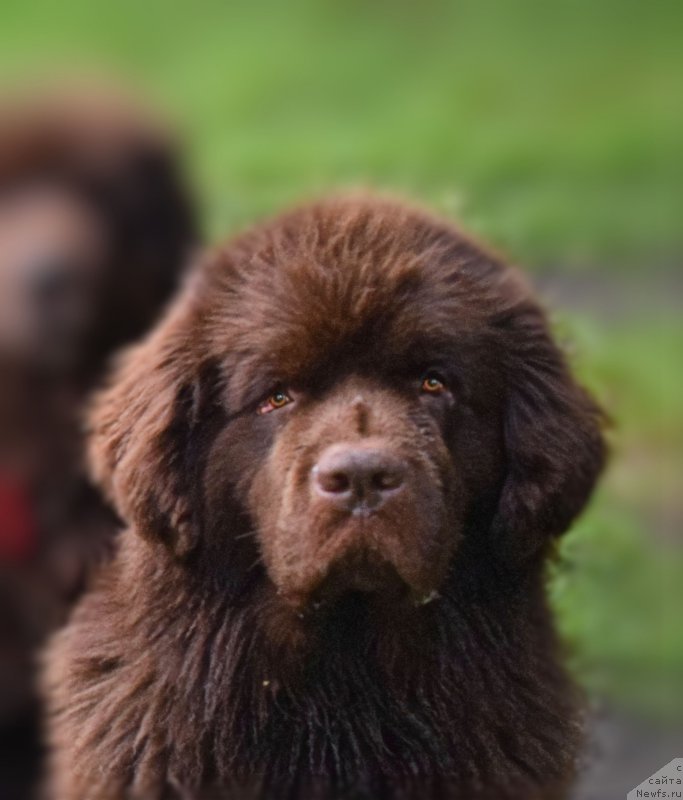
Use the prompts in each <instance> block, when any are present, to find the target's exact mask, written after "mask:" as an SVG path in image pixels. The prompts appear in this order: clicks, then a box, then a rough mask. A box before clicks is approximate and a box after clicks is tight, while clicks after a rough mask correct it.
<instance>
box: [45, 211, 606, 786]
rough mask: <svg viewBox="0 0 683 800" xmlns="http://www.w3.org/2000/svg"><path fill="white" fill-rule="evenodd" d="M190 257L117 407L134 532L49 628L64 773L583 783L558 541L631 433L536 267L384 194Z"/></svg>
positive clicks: (112, 394)
mask: <svg viewBox="0 0 683 800" xmlns="http://www.w3.org/2000/svg"><path fill="white" fill-rule="evenodd" d="M193 277H194V280H193V281H192V282H191V283H190V284H188V286H187V288H186V290H185V292H184V293H183V294H182V296H181V297H180V298H179V299H178V301H177V302H176V304H175V305H174V307H173V308H172V309H171V310H170V312H169V314H168V315H167V316H166V318H165V320H163V322H162V323H161V325H159V326H158V327H157V329H156V330H155V331H154V332H153V334H152V335H151V336H150V337H149V338H148V339H147V340H146V341H145V342H143V343H142V344H140V345H139V346H137V347H135V348H134V349H133V350H131V351H130V352H129V353H128V355H127V356H126V358H124V360H123V362H122V365H121V366H120V368H119V370H118V372H117V374H116V375H115V377H114V380H113V382H112V384H111V387H110V388H109V389H107V390H106V391H105V392H104V393H102V394H101V396H100V397H99V398H98V400H97V402H96V403H95V407H94V411H93V414H92V436H91V463H92V467H93V472H94V475H95V476H96V479H97V480H98V482H99V483H100V485H101V486H103V487H104V489H105V491H106V492H107V493H108V495H109V497H110V498H111V499H112V501H113V502H114V504H115V505H116V508H117V509H118V511H119V512H120V514H121V515H122V517H123V518H124V519H125V520H126V522H127V524H128V530H127V532H126V533H125V534H124V535H123V536H122V538H121V541H120V547H119V551H118V554H117V557H116V558H115V560H114V561H113V563H112V564H111V565H110V566H108V567H107V568H106V570H105V571H104V572H103V573H102V574H101V575H100V578H99V581H98V583H97V585H96V586H95V587H94V588H93V590H92V591H91V592H90V594H89V595H88V596H87V597H85V599H84V600H83V601H82V602H81V604H80V605H79V607H78V608H77V610H76V613H75V615H74V616H73V618H72V620H71V623H70V624H69V626H68V627H67V628H66V629H65V630H64V631H63V632H62V633H60V634H59V635H58V637H57V638H56V639H55V641H54V642H53V644H52V647H51V650H50V652H49V656H48V671H47V684H46V685H47V687H48V692H49V697H50V706H51V717H50V720H49V733H50V741H51V745H52V747H53V753H54V755H53V764H52V781H53V788H54V791H55V795H56V796H57V797H59V798H60V799H61V798H63V799H64V800H76V799H77V798H78V799H79V800H84V799H85V798H96V797H97V798H100V799H104V798H111V799H112V800H115V799H118V798H128V797H132V798H146V799H147V798H162V797H163V798H168V797H178V798H180V797H183V798H209V797H214V796H215V797H235V798H241V797H253V798H292V799H293V798H314V797H315V798H352V797H353V798H359V797H364V798H379V797H381V798H415V800H417V798H420V799H422V798H430V797H431V798H435V799H436V798H445V797H451V798H463V800H464V798H468V799H469V798H475V797H480V798H504V797H508V798H520V800H521V798H524V800H532V798H539V799H540V798H546V799H547V798H552V797H561V796H562V793H563V792H564V790H565V788H566V786H567V784H568V782H569V780H570V779H571V775H572V771H573V763H574V757H575V753H576V748H577V742H578V729H579V725H578V711H577V703H576V696H575V692H574V690H573V688H572V686H571V683H570V681H569V680H568V678H567V676H566V675H565V672H564V671H563V669H562V667H561V665H560V663H559V661H558V656H557V645H556V641H555V636H554V633H553V627H552V622H551V619H550V616H549V612H548V609H547V606H546V601H545V597H544V588H543V571H544V562H545V560H546V558H547V556H548V554H549V552H550V550H551V548H552V543H553V541H554V539H555V538H556V537H557V536H558V535H560V534H561V533H562V532H564V531H565V530H566V528H567V527H568V526H569V524H570V523H571V521H572V520H573V518H574V517H575V516H576V515H577V514H578V513H579V512H580V511H581V509H582V508H583V506H584V505H585V503H586V501H587V499H588V497H589V494H590V492H591V489H592V487H593V484H594V482H595V479H596V477H597V475H598V473H599V472H600V469H601V467H602V463H603V457H604V447H603V441H602V437H601V433H600V412H599V411H598V409H597V407H596V406H595V404H594V403H593V401H592V400H591V399H590V398H589V397H588V395H587V394H586V393H585V392H584V391H583V389H581V388H580V387H579V386H578V385H577V384H576V382H575V381H574V380H573V378H572V376H571V375H570V372H569V370H568V367H567V364H566V362H565V359H564V357H563V355H562V353H561V352H560V350H559V349H558V348H557V346H556V345H555V344H554V342H553V340H552V337H551V335H550V333H549V330H548V325H547V322H546V319H545V316H544V314H543V312H542V311H541V309H540V308H539V306H538V304H537V303H536V301H535V300H534V298H533V297H532V295H531V294H530V291H529V289H528V287H527V286H526V284H525V283H524V282H523V280H521V278H520V277H519V276H518V275H517V274H516V273H515V272H514V271H513V270H511V269H510V268H508V267H507V266H505V265H504V264H503V263H502V262H501V261H500V260H499V259H497V258H496V257H494V256H492V255H490V254H489V253H487V252H486V251H485V250H483V249H482V248H480V247H479V246H477V245H475V244H474V243H473V242H472V241H470V240H469V239H467V238H466V237H464V236H463V235H462V234H461V233H460V232H458V231H457V230H455V229H453V228H452V227H450V226H449V225H448V224H446V223H444V222H442V221H440V220H438V219H435V218H434V217H432V216H430V215H429V214H427V213H424V212H421V211H416V210H413V209H411V208H408V207H405V206H403V205H401V204H397V203H394V202H389V201H385V200H381V199H377V198H372V197H360V198H359V197H355V198H341V199H332V200H329V201H325V202H321V203H318V204H314V205H310V206H307V207H304V208H301V209H299V210H296V211H294V212H292V213H289V214H286V215H284V216H282V217H280V218H278V219H276V220H275V221H273V222H270V223H267V224H263V225H261V226H258V227H256V228H255V229H254V230H252V231H250V232H248V233H246V234H244V235H242V236H240V237H238V238H237V239H235V240H234V241H232V242H230V243H228V244H227V245H226V246H225V247H222V248H218V249H216V250H215V251H213V252H211V253H210V254H208V256H207V257H206V258H205V260H204V262H203V264H201V265H200V266H199V269H198V270H197V271H196V273H195V274H194V276H193Z"/></svg>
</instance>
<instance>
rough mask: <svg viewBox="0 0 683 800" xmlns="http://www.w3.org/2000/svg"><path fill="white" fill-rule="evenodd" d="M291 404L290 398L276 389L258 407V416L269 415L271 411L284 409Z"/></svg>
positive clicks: (282, 391)
mask: <svg viewBox="0 0 683 800" xmlns="http://www.w3.org/2000/svg"><path fill="white" fill-rule="evenodd" d="M291 402H292V398H291V397H290V396H289V395H288V394H287V392H285V391H284V390H282V389H278V390H277V391H275V392H273V393H272V394H271V395H270V396H269V397H267V398H266V400H265V402H263V403H262V404H261V405H260V406H259V407H258V413H259V414H270V412H271V411H277V410H278V409H279V408H284V406H286V405H287V404H288V403H291Z"/></svg>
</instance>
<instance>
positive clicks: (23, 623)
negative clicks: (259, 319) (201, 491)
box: [0, 86, 197, 798]
mask: <svg viewBox="0 0 683 800" xmlns="http://www.w3.org/2000/svg"><path fill="white" fill-rule="evenodd" d="M196 238H197V236H196V227H195V222H194V213H193V207H192V202H191V200H190V196H189V194H188V191H187V188H186V186H185V183H184V180H183V178H182V175H181V170H180V168H179V164H178V148H177V145H176V143H175V142H174V141H173V139H172V137H171V136H170V135H169V133H168V131H167V130H166V128H165V126H164V125H162V124H160V123H159V122H158V121H157V120H156V119H155V118H153V116H152V115H151V114H149V113H147V112H146V111H144V110H143V109H142V108H141V107H137V106H136V105H135V104H134V103H133V102H131V101H129V100H127V99H125V98H124V97H122V96H121V95H120V94H118V93H115V92H113V91H111V90H110V89H109V88H107V89H104V90H98V91H93V90H92V89H87V90H86V89H82V88H74V87H72V86H69V87H68V88H66V87H65V88H62V89H60V90H57V91H55V90H47V89H44V88H43V89H41V90H39V91H37V92H36V91H34V92H30V93H26V92H21V93H18V92H17V93H14V94H13V95H12V96H8V97H6V98H5V99H4V102H3V103H2V111H1V114H0V385H1V386H2V389H1V391H0V605H1V606H2V609H3V612H2V616H1V617H0V752H2V759H1V761H2V767H0V795H2V796H3V797H12V798H18V797H21V796H22V795H23V792H24V791H25V787H24V780H25V778H26V777H27V771H28V770H30V771H35V769H34V763H35V762H34V761H33V758H32V755H31V754H32V752H34V751H35V741H36V740H35V730H34V720H35V713H34V705H35V696H34V689H33V683H34V667H33V660H34V656H35V652H36V649H37V647H38V646H39V645H40V644H41V643H42V642H43V640H44V639H45V637H46V635H47V634H48V633H49V632H50V631H51V630H52V629H53V628H54V627H55V626H56V625H57V624H59V622H60V621H62V620H63V619H64V617H65V613H66V610H67V609H68V607H69V605H70V603H71V601H72V600H73V599H74V598H75V597H76V596H77V595H78V592H79V591H80V589H81V587H82V585H83V581H84V577H85V575H86V572H87V568H88V564H89V563H90V562H92V561H93V560H94V559H96V558H97V557H98V554H100V553H102V552H103V548H106V542H107V540H108V539H109V538H110V537H111V535H112V533H113V531H114V530H115V527H116V520H115V518H114V515H113V514H112V512H111V511H109V510H108V509H107V508H106V507H105V505H104V504H103V503H102V501H101V500H100V498H99V495H98V494H97V493H96V492H95V490H94V489H92V488H91V487H90V485H89V484H88V482H87V480H86V477H85V474H84V471H83V468H82V459H81V450H82V447H81V430H80V427H81V422H80V413H81V406H82V402H83V399H84V397H85V396H86V394H87V392H88V391H89V389H90V388H91V387H92V386H93V385H94V384H95V383H96V382H97V380H98V378H99V376H100V374H101V372H102V369H103V367H104V365H105V362H106V360H107V358H108V356H109V355H110V354H111V353H112V351H113V350H115V348H117V347H118V346H119V345H121V344H123V343H125V342H128V341H130V340H132V339H134V338H135V337H136V336H138V335H139V334H140V333H142V332H143V331H144V330H145V329H146V328H147V326H148V325H149V324H150V323H151V322H152V321H153V320H154V319H155V317H156V315H157V313H158V312H159V310H160V308H161V307H162V306H163V304H164V302H165V301H166V300H167V299H168V298H169V297H170V295H171V294H172V292H173V290H174V288H175V287H176V284H177V282H178V278H179V275H180V272H181V269H182V267H183V265H184V264H185V263H186V261H187V258H188V255H189V252H190V251H191V249H192V247H193V245H194V243H195V241H196Z"/></svg>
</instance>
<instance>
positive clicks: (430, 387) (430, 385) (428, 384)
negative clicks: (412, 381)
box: [421, 372, 446, 394]
mask: <svg viewBox="0 0 683 800" xmlns="http://www.w3.org/2000/svg"><path fill="white" fill-rule="evenodd" d="M421 388H422V391H423V392H429V393H430V394H439V393H440V392H443V391H445V389H446V383H445V381H444V380H443V378H442V377H441V376H440V375H438V374H437V373H436V372H428V373H427V374H426V375H425V376H424V378H422V387H421Z"/></svg>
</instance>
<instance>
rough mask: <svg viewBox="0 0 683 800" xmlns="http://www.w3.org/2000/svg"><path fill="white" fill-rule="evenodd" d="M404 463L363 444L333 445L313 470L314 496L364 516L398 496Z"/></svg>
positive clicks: (402, 479) (404, 472)
mask: <svg viewBox="0 0 683 800" xmlns="http://www.w3.org/2000/svg"><path fill="white" fill-rule="evenodd" d="M405 476H406V465H405V463H404V462H403V461H402V460H401V459H400V458H399V457H398V456H396V455H395V454H394V453H392V452H390V451H389V450H387V449H385V448H382V447H377V446H369V445H363V444H355V443H354V444H336V445H332V446H331V447H329V448H328V449H327V450H325V451H324V452H323V454H322V456H321V457H320V459H319V461H318V463H317V464H316V465H315V466H314V467H313V485H314V489H315V491H316V493H317V494H318V495H319V496H320V497H322V498H324V499H325V500H327V501H328V502H330V503H332V504H334V505H335V506H336V507H337V508H341V509H345V510H347V511H351V512H353V513H367V512H370V511H374V510H375V509H377V508H379V507H380V506H381V505H383V504H384V503H385V502H386V500H387V499H389V498H390V497H392V496H393V495H395V494H396V493H397V492H399V491H400V490H401V488H402V486H403V483H404V480H405Z"/></svg>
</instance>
